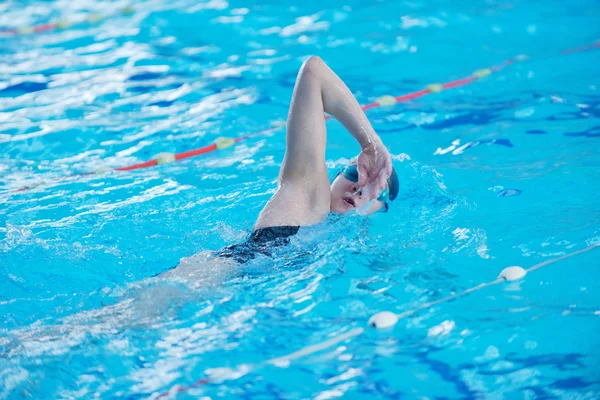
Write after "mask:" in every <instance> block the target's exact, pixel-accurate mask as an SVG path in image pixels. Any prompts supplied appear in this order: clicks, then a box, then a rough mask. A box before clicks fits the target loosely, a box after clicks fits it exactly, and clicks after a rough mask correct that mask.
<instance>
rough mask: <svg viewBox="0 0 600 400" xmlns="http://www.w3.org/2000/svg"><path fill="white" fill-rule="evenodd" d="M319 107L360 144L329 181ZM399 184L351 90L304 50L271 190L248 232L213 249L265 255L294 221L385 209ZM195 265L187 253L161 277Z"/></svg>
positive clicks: (243, 258) (227, 257) (222, 254)
mask: <svg viewBox="0 0 600 400" xmlns="http://www.w3.org/2000/svg"><path fill="white" fill-rule="evenodd" d="M324 113H328V114H331V115H333V116H334V117H335V118H336V119H337V120H338V121H340V122H341V123H342V124H343V125H344V127H345V128H346V130H347V131H348V132H349V133H350V135H352V137H354V139H356V141H357V142H358V143H359V144H360V146H361V149H362V151H361V152H360V154H359V155H358V157H356V159H355V161H353V162H351V163H350V164H349V165H347V166H346V168H344V170H343V171H341V172H340V173H339V174H338V175H337V176H336V177H335V179H334V180H333V182H331V183H330V182H329V178H328V175H327V166H326V164H325V147H326V141H327V130H326V125H325V120H324V118H323V114H324ZM398 190H399V183H398V178H397V175H396V173H395V171H394V169H393V168H392V160H391V156H390V153H389V151H388V150H387V148H386V147H385V145H384V144H383V142H382V141H381V139H380V137H379V136H378V135H377V133H375V131H374V130H373V127H372V126H371V124H370V122H369V120H368V119H367V117H366V115H365V113H364V112H363V110H362V109H361V107H360V105H359V104H358V102H357V100H356V99H355V98H354V96H353V95H352V92H350V90H349V89H348V87H347V86H346V85H345V84H344V82H342V80H341V79H340V78H339V77H338V76H337V75H336V74H335V73H334V72H333V71H332V70H331V69H330V68H329V67H328V66H327V65H326V64H325V63H324V62H323V61H322V60H321V59H320V58H319V57H310V58H309V59H308V60H306V61H305V62H304V64H303V65H302V67H301V68H300V71H299V72H298V77H297V79H296V85H295V87H294V93H293V95H292V102H291V104H290V109H289V115H288V120H287V137H286V150H285V156H284V158H283V164H282V166H281V169H280V172H279V179H278V183H277V191H276V192H275V194H274V195H273V197H271V199H270V200H269V201H268V203H267V204H266V205H265V207H264V208H263V210H262V211H261V212H260V214H259V216H258V219H257V220H256V223H255V224H254V232H253V233H252V235H251V236H250V238H249V239H248V240H247V241H246V242H245V243H242V244H237V245H232V246H228V247H226V248H224V249H222V250H221V251H218V252H216V255H217V256H218V257H217V258H218V259H220V261H221V262H222V263H228V262H235V263H238V264H243V263H245V262H247V261H249V260H251V259H252V258H254V256H255V255H256V254H257V253H260V254H265V255H267V256H268V255H269V254H270V251H269V249H270V248H272V247H273V246H280V245H284V244H286V243H288V241H289V237H290V236H293V235H295V234H296V233H297V232H298V230H299V229H300V228H301V227H303V226H308V225H314V224H317V223H318V222H320V221H322V220H323V219H324V218H325V217H326V216H327V214H328V213H330V212H333V213H336V214H346V213H349V212H358V213H360V214H362V215H368V214H372V213H375V212H377V211H379V210H387V209H388V203H389V202H390V201H393V200H394V199H395V198H396V196H397V195H398ZM197 256H198V255H197ZM197 256H194V257H197ZM197 261H200V260H197ZM202 261H204V260H202ZM194 264H195V265H197V262H195V261H194V260H193V257H192V258H185V259H183V260H182V263H181V264H180V266H179V267H177V268H176V269H174V270H171V271H168V272H166V273H165V274H163V276H165V277H169V276H181V274H183V275H188V276H189V275H190V274H194V275H195V272H194V270H196V272H198V271H197V269H196V268H194ZM218 268H219V267H217V266H215V265H212V266H211V267H209V268H208V270H209V271H210V273H211V274H212V273H214V272H215V271H216V270H217V269H218ZM209 271H205V274H203V275H205V277H206V275H207V274H206V273H208V272H209ZM223 273H224V271H220V274H223ZM214 278H215V276H213V277H212V279H209V280H210V281H214Z"/></svg>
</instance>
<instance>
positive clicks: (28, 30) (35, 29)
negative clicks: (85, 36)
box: [0, 6, 135, 36]
mask: <svg viewBox="0 0 600 400" xmlns="http://www.w3.org/2000/svg"><path fill="white" fill-rule="evenodd" d="M134 12H135V9H134V8H133V7H132V6H127V7H123V8H122V9H120V10H119V11H118V12H116V13H113V14H107V15H102V14H99V13H96V12H90V13H87V14H86V16H85V19H83V20H77V21H69V20H68V19H63V18H61V19H57V20H56V21H54V22H49V23H46V24H39V25H23V26H20V27H17V28H12V29H2V30H0V36H11V35H21V36H27V35H32V34H34V33H43V32H48V31H54V30H64V29H67V28H70V27H72V26H73V25H81V24H85V23H88V24H97V23H98V22H100V21H101V20H103V19H107V18H111V17H115V16H118V15H131V14H133V13H134Z"/></svg>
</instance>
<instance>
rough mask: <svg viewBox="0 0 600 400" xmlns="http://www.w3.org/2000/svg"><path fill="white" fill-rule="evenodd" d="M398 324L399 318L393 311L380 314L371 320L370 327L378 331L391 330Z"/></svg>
mask: <svg viewBox="0 0 600 400" xmlns="http://www.w3.org/2000/svg"><path fill="white" fill-rule="evenodd" d="M396 322H398V316H397V315H396V314H394V313H393V312H391V311H382V312H378V313H377V314H375V315H373V316H372V317H371V318H369V325H370V326H373V327H375V328H377V329H379V328H389V327H390V326H394V325H396Z"/></svg>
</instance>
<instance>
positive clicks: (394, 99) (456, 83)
mask: <svg viewBox="0 0 600 400" xmlns="http://www.w3.org/2000/svg"><path fill="white" fill-rule="evenodd" d="M598 48H600V40H598V41H596V42H594V43H593V44H589V45H586V46H580V47H575V48H572V49H567V50H563V51H562V52H560V54H561V55H570V54H575V53H580V52H585V51H590V50H595V49H598ZM532 59H534V58H532V57H530V56H528V55H525V54H521V55H517V56H515V57H513V58H509V59H508V60H506V61H504V62H503V63H502V64H500V65H495V66H492V67H490V68H484V69H479V70H476V71H475V72H473V73H472V74H471V75H469V76H467V77H464V78H461V79H456V80H453V81H450V82H446V83H431V84H428V85H426V86H425V88H424V89H421V90H417V91H415V92H411V93H407V94H403V95H401V96H392V95H383V96H380V97H378V98H377V100H376V101H374V102H372V103H369V104H366V105H363V106H362V107H361V108H362V109H363V111H367V110H370V109H373V108H378V107H392V106H394V105H396V104H397V103H403V102H406V101H410V100H414V99H417V98H420V97H423V96H427V95H429V94H436V93H440V92H443V91H445V90H449V89H455V88H458V87H461V86H465V85H468V84H471V83H473V82H475V81H478V80H480V79H484V78H486V77H488V76H490V75H491V74H493V73H494V72H498V71H500V70H502V69H504V68H506V67H508V66H510V65H513V64H515V63H518V62H524V61H530V60H532ZM329 119H333V117H331V116H330V115H325V120H329ZM285 125H286V122H285V121H284V120H277V121H273V122H271V126H270V127H268V128H265V129H262V130H260V131H256V132H252V133H249V134H246V135H244V136H241V137H237V138H231V137H218V138H216V139H215V140H214V141H213V143H211V144H209V145H207V146H204V147H199V148H197V149H192V150H188V151H184V152H181V153H168V152H165V153H159V154H157V155H156V156H155V157H154V158H153V159H151V160H148V161H144V162H141V163H137V164H133V165H128V166H124V167H118V168H109V167H101V168H98V169H96V170H95V171H91V172H84V173H78V174H72V175H66V176H62V177H58V178H54V179H51V180H42V181H40V182H38V183H36V184H33V185H30V186H23V187H21V188H19V189H15V190H9V191H7V192H4V193H17V192H24V191H27V190H30V189H33V188H35V187H37V186H40V185H43V184H47V183H55V182H59V181H63V180H67V179H74V178H79V177H83V176H90V175H100V174H103V173H107V172H112V171H117V172H123V171H134V170H138V169H144V168H150V167H154V166H157V165H163V164H169V163H172V162H175V161H181V160H185V159H186V158H192V157H197V156H200V155H203V154H208V153H211V152H213V151H216V150H225V149H227V148H229V147H231V146H234V145H236V144H238V143H240V142H243V141H244V140H248V139H250V138H252V137H254V136H259V135H265V134H267V133H271V132H275V131H277V130H279V129H281V128H283V127H285Z"/></svg>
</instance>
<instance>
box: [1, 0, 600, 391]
mask: <svg viewBox="0 0 600 400" xmlns="http://www.w3.org/2000/svg"><path fill="white" fill-rule="evenodd" d="M286 3H287V2H275V1H267V2H259V3H258V4H254V3H253V2H247V1H238V0H232V1H226V0H210V1H205V0H200V1H196V0H194V1H191V0H176V1H164V0H163V1H157V0H149V1H140V2H136V3H135V4H134V7H135V11H134V12H133V13H132V14H130V15H123V14H122V13H120V10H122V9H123V7H125V6H127V5H128V3H127V2H124V1H110V2H109V1H101V2H96V1H89V0H87V1H85V0H84V1H77V2H74V1H65V0H61V1H55V2H42V1H37V2H31V1H30V2H17V1H9V2H5V3H3V4H0V28H2V29H16V28H21V32H24V30H23V27H26V26H32V25H37V24H43V23H47V22H49V21H56V20H57V19H64V20H73V21H78V20H79V21H84V20H85V19H86V16H89V15H90V13H97V14H99V15H103V16H106V17H105V18H103V19H101V20H100V21H98V22H96V23H86V22H85V21H84V22H83V23H80V24H74V25H73V26H71V27H69V28H66V29H58V30H52V31H49V32H44V33H39V34H30V35H8V34H4V35H3V36H1V37H0V57H1V58H0V151H1V152H0V315H1V318H0V397H1V398H6V399H20V398H30V397H31V398H82V399H88V398H93V397H99V398H128V399H134V398H135V399H137V398H153V399H155V398H158V397H159V396H161V393H164V392H165V391H169V390H170V391H171V394H170V396H172V397H177V398H248V399H271V398H285V399H300V398H302V399H304V398H315V399H329V398H336V397H346V398H362V397H364V398H418V399H442V398H448V399H459V398H486V399H492V398H515V399H518V398H527V399H532V398H540V399H541V398H544V399H548V398H560V399H595V398H600V373H599V372H598V371H599V370H600V340H599V339H598V336H597V333H598V332H599V331H600V279H599V272H598V259H599V256H600V250H598V251H591V252H588V253H585V254H582V255H579V256H577V257H573V258H569V259H566V260H564V261H560V262H558V263H555V264H553V265H551V266H548V267H546V268H543V269H540V270H538V271H535V272H532V273H530V274H528V275H527V276H526V277H525V279H523V280H521V281H518V282H512V283H506V284H502V285H496V286H493V287H489V288H486V289H484V290H481V291H479V292H477V293H474V294H472V295H470V296H467V297H464V298H460V299H457V300H455V301H452V302H448V303H443V304H440V305H438V306H435V307H432V308H429V309H427V310H424V311H422V312H420V313H416V314H414V315H412V316H410V317H408V318H405V319H402V320H400V321H399V322H398V324H397V325H396V326H395V327H394V328H393V329H387V330H381V331H380V330H374V329H367V330H366V331H365V333H364V334H363V335H361V336H358V337H355V338H353V339H349V340H346V341H343V342H341V343H338V344H337V345H335V346H333V347H330V348H327V349H324V350H322V351H320V352H317V353H315V354H313V355H310V356H308V357H305V358H301V359H298V360H296V361H294V362H292V363H290V364H289V365H281V364H280V365H265V366H263V367H261V368H256V369H255V370H252V371H249V372H248V373H245V374H244V373H241V372H240V371H242V372H243V371H244V365H257V364H261V362H263V361H265V360H269V359H273V358H276V357H280V356H283V355H286V354H289V353H291V352H294V351H296V350H299V349H301V348H303V347H305V346H308V345H311V344H316V343H320V342H322V341H324V340H327V339H329V338H332V337H336V336H337V335H340V334H344V333H347V332H349V331H350V330H351V329H356V328H367V321H368V319H369V317H370V316H371V315H373V314H374V313H375V312H378V311H383V310H388V311H393V312H396V313H400V312H403V311H405V310H407V309H410V308H412V307H415V306H418V305H420V304H423V303H425V302H428V301H432V300H435V299H439V298H442V297H444V296H448V295H451V294H452V293H456V292H459V291H461V290H464V289H467V288H469V287H472V286H475V285H477V284H479V283H481V282H486V281H490V280H493V279H495V278H496V276H497V275H498V273H499V272H500V271H501V270H502V269H503V268H505V267H507V266H510V265H520V266H523V267H528V266H531V265H534V264H536V263H539V262H542V261H545V260H549V259H551V258H554V257H557V256H560V255H565V254H567V253H570V252H573V251H576V250H580V249H583V248H585V247H587V246H589V245H592V244H594V243H596V242H598V241H599V240H600V225H599V223H600V212H599V210H600V194H599V193H600V191H599V189H600V184H599V183H598V182H600V168H599V167H600V158H599V155H598V154H599V151H600V119H599V118H600V74H599V71H598V65H599V64H600V50H590V51H586V52H579V53H575V54H571V55H561V53H560V52H561V50H564V49H568V48H573V47H577V46H581V45H588V44H592V43H594V42H595V41H596V40H598V39H600V29H599V27H598V23H597V22H598V19H599V18H600V5H599V4H598V2H597V1H591V0H582V1H578V2H559V1H553V2H542V1H529V2H524V1H519V0H498V1H494V0H488V1H450V0H437V1H433V0H431V1H424V0H415V1H404V2H401V1H355V0H351V1H350V0H349V1H345V2H343V3H339V4H337V5H332V4H329V3H323V2H316V1H305V2H297V4H295V5H289V4H287V5H284V4H286ZM312 54H317V55H320V56H321V57H322V58H323V59H324V60H325V61H326V62H327V63H329V64H330V66H331V67H332V68H333V69H334V70H335V71H336V72H337V73H338V74H339V75H340V77H341V78H342V79H344V81H346V83H347V84H348V86H349V87H350V88H351V90H352V91H353V92H354V93H355V94H356V96H357V98H358V100H359V101H360V102H361V103H362V104H367V103H369V102H372V101H375V100H376V99H377V98H378V97H379V96H382V95H394V96H398V95H401V94H404V93H408V92H412V91H415V90H419V89H421V88H423V87H424V86H426V85H428V84H430V83H436V82H437V83H440V82H445V81H449V80H453V79H458V78H462V77H465V76H469V75H470V74H471V73H473V71H475V70H477V69H480V68H486V67H490V66H492V65H500V64H501V63H502V61H503V60H506V59H508V58H511V57H513V56H515V55H518V54H528V55H530V56H531V57H532V58H531V60H530V61H528V62H525V63H517V64H515V65H512V66H510V67H507V68H505V69H503V70H501V71H498V72H497V73H494V74H492V75H491V76H489V77H487V78H485V79H482V80H480V81H477V82H475V83H473V84H470V85H467V86H464V87H461V88H457V89H454V90H449V91H445V92H442V93H439V94H434V95H430V96H426V97H422V98H419V99H417V100H414V101H411V102H407V103H402V104H398V105H396V106H394V107H389V108H376V109H373V110H370V111H368V116H369V118H370V120H371V121H372V124H373V126H374V128H375V130H376V131H377V132H379V134H380V135H381V137H382V138H383V140H384V142H385V143H386V144H387V145H388V146H389V149H390V151H391V153H392V154H394V158H395V161H394V163H395V167H396V169H397V170H398V173H399V176H400V178H401V182H402V188H401V192H400V196H399V199H398V200H397V201H396V202H395V203H394V204H393V207H392V210H391V211H390V212H389V213H387V214H377V215H374V216H371V217H369V218H363V217H359V216H351V217H345V218H341V219H340V218H329V219H328V220H327V221H325V222H324V223H323V224H320V225H318V226H316V227H312V228H310V229H306V230H304V231H303V232H301V234H300V235H299V236H298V237H297V238H295V239H294V240H293V241H292V243H291V245H290V246H289V247H287V248H285V249H282V250H281V251H278V252H277V253H276V254H275V256H274V257H273V258H257V259H256V260H254V261H253V262H252V263H250V264H249V265H247V266H245V267H244V268H245V270H244V272H243V273H238V274H234V275H233V276H229V275H228V276H222V274H219V272H220V271H210V270H208V271H204V272H208V273H207V276H209V277H213V278H214V279H215V280H220V282H218V283H217V284H215V285H212V286H210V287H206V285H204V286H203V285H198V284H196V282H195V281H192V280H190V281H183V282H170V281H165V280H162V279H156V278H152V277H153V276H155V275H157V274H159V273H161V272H164V271H167V270H168V269H169V268H171V267H172V266H174V265H176V264H177V263H179V260H180V259H182V258H184V257H190V256H193V255H194V254H197V253H200V256H198V257H199V258H201V257H203V254H205V253H202V252H204V251H206V250H216V249H219V248H221V247H223V246H226V245H229V244H233V243H238V242H240V241H242V240H244V238H245V237H247V235H248V234H249V232H250V231H251V227H252V224H253V222H254V221H255V218H256V216H257V215H258V212H259V211H260V210H261V208H262V207H263V206H264V204H265V202H266V201H267V200H268V199H269V197H270V195H271V194H272V193H273V191H274V188H275V182H276V176H277V173H278V169H279V166H280V163H281V160H282V157H283V152H284V145H285V136H284V131H283V130H278V131H275V132H273V133H270V134H268V135H263V136H257V137H254V138H252V139H249V140H247V141H244V142H243V143H240V144H239V145H237V146H235V147H232V148H230V149H227V150H222V151H217V152H212V153H210V154H207V155H204V156H200V157H197V158H192V159H188V160H186V161H181V162H178V163H173V164H168V165H163V166H159V167H154V168H149V169H143V170H139V171H132V172H120V173H117V172H112V173H107V174H101V175H90V176H83V177H80V178H77V179H69V180H61V179H58V178H60V177H64V176H68V175H72V174H77V173H85V172H91V171H95V170H97V169H99V168H103V167H111V168H115V167H121V166H125V165H130V164H135V163H138V162H142V161H146V160H149V159H151V158H152V157H153V156H154V155H156V154H158V153H161V152H181V151H186V150H190V149H193V148H198V147H201V146H205V145H207V144H210V143H211V142H212V141H213V140H214V139H215V138H217V137H219V136H229V137H239V136H241V135H243V134H245V133H250V132H255V131H258V130H261V129H264V128H266V127H268V126H270V123H271V121H274V120H278V119H282V118H285V116H286V113H287V107H288V105H289V100H290V97H291V93H292V89H293V84H294V79H295V75H296V73H297V70H298V68H299V66H300V65H301V63H302V61H303V60H304V59H305V58H306V57H308V56H309V55H312ZM358 150H359V148H358V146H357V145H356V144H354V143H353V141H352V140H349V135H348V134H347V133H345V131H344V129H343V128H342V127H341V125H340V124H338V123H337V122H336V121H329V122H328V150H327V155H326V157H327V162H328V166H329V169H330V172H331V174H332V175H333V174H334V173H335V172H336V171H337V169H338V168H339V167H340V166H341V165H343V164H344V162H345V161H346V160H347V159H348V158H349V157H351V156H353V155H355V154H356V153H357V152H358ZM24 186H32V187H33V188H32V189H30V190H26V191H21V192H17V191H16V190H17V189H19V188H22V187H24ZM192 261H193V260H192ZM205 269H206V268H205ZM220 368H229V370H221V369H220ZM223 371H229V372H228V373H224V372H223ZM232 371H233V372H237V373H238V374H237V375H235V374H234V373H232ZM224 375H227V376H226V377H227V380H224V381H223V380H222V379H221V378H224ZM207 376H209V377H210V376H212V377H215V376H216V377H220V379H213V380H212V381H209V382H208V383H205V384H200V383H197V384H196V385H195V387H193V388H188V386H189V385H192V384H194V383H195V382H197V381H198V380H199V379H203V378H206V377H207ZM176 385H180V386H176ZM178 388H181V390H180V391H179V392H178ZM204 396H205V397H204ZM162 398H164V396H163V397H162Z"/></svg>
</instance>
